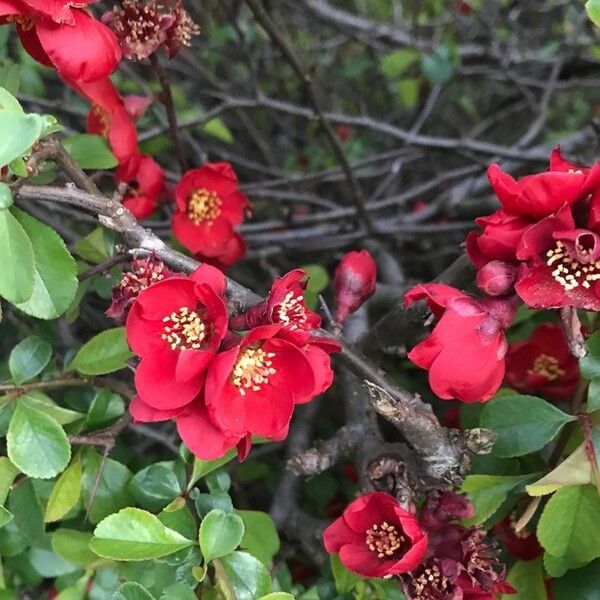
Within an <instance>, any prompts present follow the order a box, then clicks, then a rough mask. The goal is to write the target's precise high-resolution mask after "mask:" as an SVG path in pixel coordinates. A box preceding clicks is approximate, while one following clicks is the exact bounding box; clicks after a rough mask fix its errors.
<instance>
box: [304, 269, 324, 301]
mask: <svg viewBox="0 0 600 600" xmlns="http://www.w3.org/2000/svg"><path fill="white" fill-rule="evenodd" d="M301 269H302V270H303V271H306V272H307V273H308V283H307V286H306V289H305V290H304V301H305V302H306V305H307V306H308V307H309V308H310V309H311V310H314V309H316V308H317V306H318V304H319V294H320V293H321V292H322V291H323V290H324V289H325V288H326V287H327V286H328V285H329V273H328V272H327V270H326V269H325V268H323V267H322V266H321V265H304V266H302V267H301Z"/></svg>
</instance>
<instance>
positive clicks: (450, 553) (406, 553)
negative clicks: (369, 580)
mask: <svg viewBox="0 0 600 600" xmlns="http://www.w3.org/2000/svg"><path fill="white" fill-rule="evenodd" d="M473 514H474V510H473V506H472V505H471V503H470V502H469V501H468V500H467V499H466V498H465V497H464V496H461V495H458V494H454V493H452V492H442V493H441V494H439V495H437V496H435V497H431V498H429V499H428V500H427V501H426V502H425V504H424V506H423V508H422V509H421V513H420V516H419V518H418V519H417V517H416V515H415V514H414V513H413V512H409V511H407V510H405V509H404V508H402V507H401V506H400V504H399V503H398V501H397V500H396V499H395V498H394V497H393V496H391V495H389V494H386V493H383V492H373V493H370V494H365V495H364V496H360V497H359V498H357V499H356V500H354V502H352V503H350V504H349V505H348V507H347V508H346V510H345V511H344V514H343V515H342V516H341V517H340V518H338V519H336V520H335V521H334V522H333V523H332V524H331V525H330V526H329V527H328V528H327V529H326V530H325V533H324V534H323V541H324V543H325V548H326V549H327V551H328V552H329V553H331V554H334V553H336V554H339V558H340V561H341V562H342V563H343V564H344V565H345V566H346V567H347V568H348V569H350V570H351V571H353V572H354V573H357V574H359V575H362V576H364V577H386V576H392V575H396V576H399V579H400V582H401V585H402V588H403V590H404V593H405V594H406V596H407V597H408V598H409V600H495V599H496V594H498V593H503V594H514V593H516V590H514V589H513V588H512V587H511V586H510V585H508V584H507V583H506V582H505V581H504V576H505V569H504V567H503V566H502V565H501V563H500V562H499V561H498V559H497V554H498V552H497V550H496V549H495V547H494V546H493V545H492V544H491V543H489V542H488V541H487V540H486V539H485V538H486V534H485V531H483V530H482V529H480V528H478V527H472V528H467V527H462V526H460V525H457V524H455V523H452V521H455V520H456V519H464V518H468V517H471V516H473Z"/></svg>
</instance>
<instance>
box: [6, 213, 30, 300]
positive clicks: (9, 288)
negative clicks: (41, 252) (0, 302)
mask: <svg viewBox="0 0 600 600" xmlns="http://www.w3.org/2000/svg"><path fill="white" fill-rule="evenodd" d="M12 210H14V208H13V209H12ZM0 256H1V257H2V277H0V296H2V297H3V298H6V300H8V301H9V302H12V303H13V304H15V303H18V302H25V301H26V300H29V298H31V294H32V293H33V281H34V275H35V261H34V255H33V246H32V245H31V242H30V241H29V237H28V236H27V233H26V232H25V230H24V229H23V227H22V226H21V224H20V223H19V222H18V221H17V219H15V217H14V216H13V215H12V213H11V211H9V210H0Z"/></svg>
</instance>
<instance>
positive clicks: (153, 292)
mask: <svg viewBox="0 0 600 600" xmlns="http://www.w3.org/2000/svg"><path fill="white" fill-rule="evenodd" d="M224 291H225V279H224V277H223V275H222V274H221V273H220V272H219V271H218V270H217V269H215V268H214V267H211V266H210V265H202V266H201V267H199V268H198V269H196V271H194V273H192V275H190V276H189V277H178V276H173V277H169V278H167V279H165V280H163V281H159V282H158V283H155V284H153V285H151V286H150V287H149V288H148V289H146V290H144V291H143V292H141V293H140V294H139V296H138V297H137V299H136V300H135V302H134V303H133V305H132V307H131V309H130V311H129V315H128V316H127V323H126V333H127V341H128V343H129V346H130V348H131V349H132V351H133V352H134V353H135V354H137V355H138V356H139V357H140V358H141V361H140V364H139V365H138V367H137V369H136V372H135V386H136V390H137V392H138V395H139V396H140V398H141V400H142V401H143V402H144V403H146V404H148V405H149V406H151V407H152V408H155V409H158V410H171V409H177V408H181V407H183V406H185V405H187V404H189V403H191V402H192V401H193V400H194V399H195V398H196V397H197V396H198V394H199V393H200V391H201V389H202V386H203V384H204V378H205V374H206V369H207V367H208V364H209V363H210V361H211V360H212V358H213V356H214V355H215V353H216V352H217V350H218V349H219V346H220V344H221V341H222V340H223V338H224V337H225V334H226V333H227V309H226V306H225V301H224Z"/></svg>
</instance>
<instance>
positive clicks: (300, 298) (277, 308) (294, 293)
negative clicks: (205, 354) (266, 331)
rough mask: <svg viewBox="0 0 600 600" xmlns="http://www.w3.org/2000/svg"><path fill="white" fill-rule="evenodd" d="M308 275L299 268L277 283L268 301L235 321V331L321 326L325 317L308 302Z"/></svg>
mask: <svg viewBox="0 0 600 600" xmlns="http://www.w3.org/2000/svg"><path fill="white" fill-rule="evenodd" d="M307 282H308V274H307V273H306V271H302V270H301V269H295V270H293V271H290V272H289V273H286V274H285V275H284V276H283V277H279V278H278V279H276V280H275V282H274V283H273V285H272V286H271V291H270V292H269V295H268V296H267V298H266V299H265V300H263V301H262V302H259V303H258V304H256V305H255V306H253V307H252V308H251V309H250V310H249V311H248V312H247V313H245V314H243V315H238V316H237V317H234V318H233V319H231V327H232V329H238V330H247V329H252V328H253V327H258V326H259V325H270V324H273V323H274V324H277V323H279V324H281V325H283V326H284V327H285V328H286V329H290V330H292V331H294V330H310V329H317V328H318V327H320V325H321V317H319V315H317V314H316V313H314V312H313V311H311V310H309V309H308V308H307V306H306V303H305V302H304V295H303V294H304V290H305V289H306V285H307Z"/></svg>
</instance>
